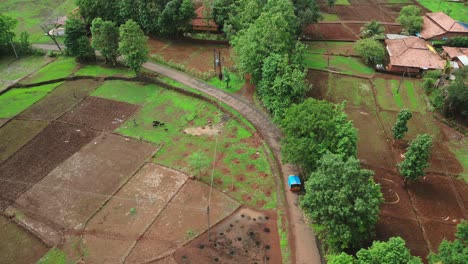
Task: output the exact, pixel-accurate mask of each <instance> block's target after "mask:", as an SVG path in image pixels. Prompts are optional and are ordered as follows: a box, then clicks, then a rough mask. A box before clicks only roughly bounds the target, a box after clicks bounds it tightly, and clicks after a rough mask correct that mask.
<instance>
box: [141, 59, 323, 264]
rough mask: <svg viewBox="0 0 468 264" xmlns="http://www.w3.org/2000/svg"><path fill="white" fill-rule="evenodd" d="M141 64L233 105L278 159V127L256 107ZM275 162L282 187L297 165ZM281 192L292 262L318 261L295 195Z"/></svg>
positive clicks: (311, 263)
mask: <svg viewBox="0 0 468 264" xmlns="http://www.w3.org/2000/svg"><path fill="white" fill-rule="evenodd" d="M143 67H144V68H145V69H148V70H150V71H153V72H156V73H158V74H161V75H164V76H167V77H169V78H171V79H174V80H176V81H178V82H180V83H182V84H184V85H187V86H189V87H191V88H194V89H197V90H199V91H201V92H203V93H205V94H207V95H210V96H212V97H214V98H216V99H217V100H219V101H221V102H223V103H226V104H227V105H229V106H230V107H232V108H234V109H235V110H236V111H238V112H239V113H240V114H241V115H243V116H244V117H245V118H247V119H248V120H249V121H250V122H251V123H252V124H253V125H254V126H255V127H256V128H257V130H258V131H259V132H260V133H261V134H262V135H263V138H264V139H265V140H266V142H267V144H268V145H269V146H270V148H271V150H272V151H273V153H274V155H275V157H276V159H277V160H278V161H281V156H280V147H281V146H280V139H281V137H282V134H281V131H280V130H279V129H278V127H276V126H275V125H274V124H273V123H272V122H271V121H270V119H269V118H268V117H267V116H265V114H263V113H262V112H260V111H259V110H258V109H256V108H255V106H253V105H252V104H250V103H248V102H247V101H246V100H244V99H242V98H241V97H240V96H238V95H234V94H228V93H225V92H223V91H221V90H219V89H217V88H216V87H214V86H211V85H209V84H206V83H204V82H202V81H199V80H197V79H195V78H193V77H191V76H189V75H187V74H185V73H182V72H180V71H177V70H173V69H170V68H167V67H164V66H161V65H158V64H154V63H149V62H147V63H145V64H143ZM279 166H280V169H281V173H282V176H283V186H285V188H286V186H287V176H288V175H290V174H295V173H297V169H296V168H295V167H294V166H292V165H290V164H282V163H281V162H279ZM285 194H286V202H287V205H286V206H287V209H288V216H289V223H290V230H289V231H290V233H291V235H292V239H291V240H292V241H291V240H290V242H289V243H290V244H291V249H292V250H293V251H294V252H293V256H292V261H293V263H298V264H302V263H304V264H305V263H307V264H315V263H320V254H319V251H318V247H317V242H316V240H315V235H314V233H313V231H312V230H311V228H310V227H309V225H308V223H307V222H306V221H305V218H304V216H303V214H302V210H301V209H300V208H299V207H298V206H297V195H296V194H293V193H291V192H290V191H289V190H287V189H286V190H285Z"/></svg>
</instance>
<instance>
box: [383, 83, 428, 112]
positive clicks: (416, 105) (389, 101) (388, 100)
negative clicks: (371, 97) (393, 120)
mask: <svg viewBox="0 0 468 264" xmlns="http://www.w3.org/2000/svg"><path fill="white" fill-rule="evenodd" d="M400 83H401V84H400ZM374 86H375V89H376V91H377V100H378V101H379V104H380V106H381V107H382V108H383V109H387V110H394V111H400V110H401V109H403V108H408V109H410V110H411V111H413V112H419V113H425V112H426V111H427V108H426V102H425V99H424V98H425V95H424V92H423V90H422V87H421V81H420V80H403V82H401V80H399V79H390V80H388V79H381V78H375V79H374ZM398 87H400V88H399V89H398Z"/></svg>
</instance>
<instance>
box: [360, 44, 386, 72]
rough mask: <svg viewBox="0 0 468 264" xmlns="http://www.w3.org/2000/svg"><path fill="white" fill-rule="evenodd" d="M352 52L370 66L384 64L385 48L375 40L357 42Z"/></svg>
mask: <svg viewBox="0 0 468 264" xmlns="http://www.w3.org/2000/svg"><path fill="white" fill-rule="evenodd" d="M354 50H355V51H356V53H357V54H358V55H359V56H361V57H363V58H364V60H365V61H366V63H367V64H369V65H371V66H375V65H376V64H381V63H383V62H384V59H385V48H384V46H383V45H382V44H380V42H378V41H377V40H375V39H372V38H367V39H361V40H358V41H357V42H356V44H355V45H354Z"/></svg>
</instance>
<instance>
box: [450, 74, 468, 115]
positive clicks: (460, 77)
mask: <svg viewBox="0 0 468 264" xmlns="http://www.w3.org/2000/svg"><path fill="white" fill-rule="evenodd" d="M454 75H455V80H454V81H453V82H452V83H451V84H450V85H449V86H448V87H447V92H448V95H447V98H446V102H445V105H446V113H447V114H448V115H449V116H461V117H463V118H465V121H466V120H467V119H468V67H464V68H462V69H460V70H458V71H457V72H455V74H454ZM466 123H468V121H466Z"/></svg>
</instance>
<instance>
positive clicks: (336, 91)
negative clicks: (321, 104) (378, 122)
mask: <svg viewBox="0 0 468 264" xmlns="http://www.w3.org/2000/svg"><path fill="white" fill-rule="evenodd" d="M373 96H374V95H373V93H372V89H371V86H370V83H369V81H368V80H367V79H361V78H356V77H348V76H342V75H338V74H331V75H330V77H329V79H328V91H327V94H326V97H327V99H329V100H330V101H332V102H334V103H341V102H342V101H346V102H347V105H349V106H356V107H365V108H367V109H370V110H374V109H375V104H374V97H373Z"/></svg>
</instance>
